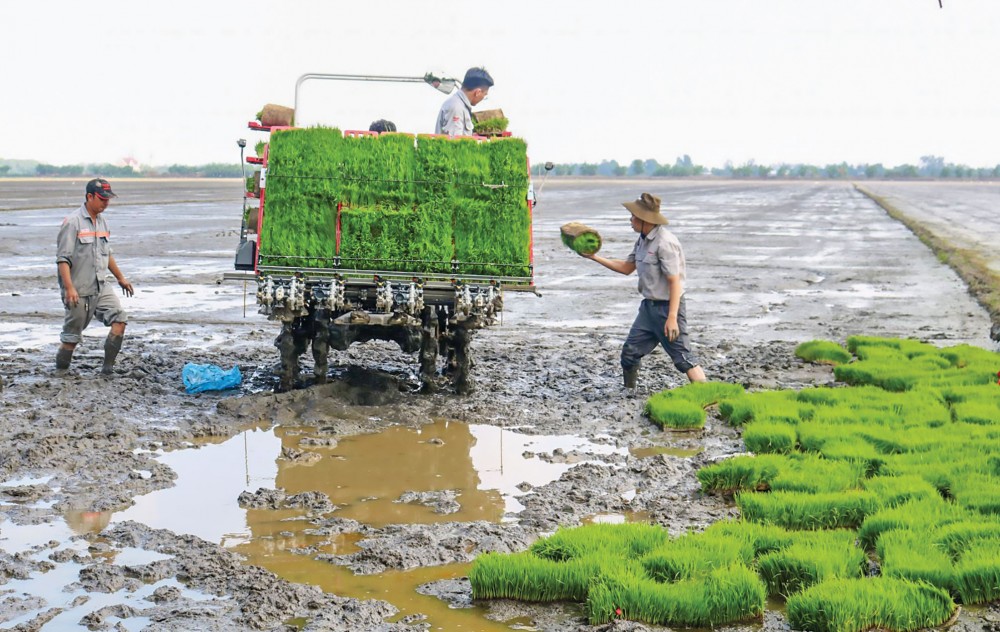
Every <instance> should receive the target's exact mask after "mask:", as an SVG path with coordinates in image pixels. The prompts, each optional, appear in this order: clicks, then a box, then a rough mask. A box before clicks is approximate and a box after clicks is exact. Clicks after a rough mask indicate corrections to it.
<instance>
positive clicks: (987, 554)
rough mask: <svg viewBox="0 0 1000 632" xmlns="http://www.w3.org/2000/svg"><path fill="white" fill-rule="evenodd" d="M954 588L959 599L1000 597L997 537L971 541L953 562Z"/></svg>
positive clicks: (972, 601)
mask: <svg viewBox="0 0 1000 632" xmlns="http://www.w3.org/2000/svg"><path fill="white" fill-rule="evenodd" d="M954 573H955V574H954V578H955V591H956V592H957V593H958V596H959V597H960V598H961V600H962V603H967V604H976V603H988V602H991V601H996V600H997V599H1000V538H991V539H980V540H975V541H973V542H972V543H971V544H970V545H969V547H968V548H967V549H966V550H964V551H963V552H962V555H961V558H960V559H959V560H958V562H956V563H955V571H954Z"/></svg>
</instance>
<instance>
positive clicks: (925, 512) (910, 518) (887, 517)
mask: <svg viewBox="0 0 1000 632" xmlns="http://www.w3.org/2000/svg"><path fill="white" fill-rule="evenodd" d="M975 518H976V514H973V513H972V512H971V511H969V510H968V509H966V508H964V507H961V506H959V505H956V504H955V503H952V502H948V501H947V500H944V499H943V498H940V497H937V498H925V499H917V500H911V501H908V502H904V503H902V504H899V505H896V506H891V507H883V508H882V509H879V510H877V511H874V512H871V513H870V514H869V515H868V516H866V517H865V519H864V522H863V523H862V524H861V528H860V529H859V530H858V541H859V542H860V543H861V546H862V547H864V548H865V549H867V550H873V549H874V548H875V543H876V542H877V540H878V538H879V537H880V536H881V535H882V534H883V533H886V532H887V531H892V530H894V529H912V530H914V531H928V530H930V529H934V528H939V527H942V526H944V525H947V524H951V523H956V522H965V521H969V520H974V519H975Z"/></svg>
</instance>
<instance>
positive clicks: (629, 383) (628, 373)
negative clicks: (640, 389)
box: [624, 367, 639, 388]
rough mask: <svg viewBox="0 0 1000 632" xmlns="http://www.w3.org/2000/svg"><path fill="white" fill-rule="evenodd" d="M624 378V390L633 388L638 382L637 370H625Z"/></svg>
mask: <svg viewBox="0 0 1000 632" xmlns="http://www.w3.org/2000/svg"><path fill="white" fill-rule="evenodd" d="M624 378H625V388H635V384H636V382H637V381H638V380H639V368H638V367H633V368H631V369H625V373H624Z"/></svg>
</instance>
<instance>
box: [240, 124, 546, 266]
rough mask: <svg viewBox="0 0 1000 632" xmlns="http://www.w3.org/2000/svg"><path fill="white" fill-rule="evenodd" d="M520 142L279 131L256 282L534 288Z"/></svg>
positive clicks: (269, 174)
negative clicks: (284, 276) (289, 277)
mask: <svg viewBox="0 0 1000 632" xmlns="http://www.w3.org/2000/svg"><path fill="white" fill-rule="evenodd" d="M527 189H528V174H527V147H526V145H525V143H524V141H523V140H521V139H516V138H502V139H494V140H489V141H480V140H475V139H450V138H446V137H439V136H418V137H416V138H414V137H413V136H410V135H407V134H391V133H390V134H374V133H368V132H348V133H346V134H342V133H341V132H340V130H337V129H332V128H309V129H281V130H274V131H273V132H272V134H271V138H270V146H269V149H268V164H267V178H266V189H265V191H264V195H263V196H262V198H263V200H264V202H262V206H263V207H264V209H263V211H262V215H263V222H262V227H261V234H260V260H259V266H258V271H259V272H261V273H268V272H273V273H278V272H284V273H289V272H299V273H302V274H303V275H305V276H306V277H323V276H329V275H333V274H339V275H342V276H345V277H348V278H351V277H354V278H363V277H367V278H371V277H372V275H373V274H378V275H381V276H385V277H387V278H392V277H396V278H410V277H413V276H419V277H421V278H423V279H425V280H426V281H435V280H437V281H449V282H450V281H451V280H453V279H464V280H470V281H472V280H479V281H482V280H489V281H497V282H500V283H503V284H508V285H519V284H520V285H531V283H532V261H531V207H530V204H529V202H528V201H527Z"/></svg>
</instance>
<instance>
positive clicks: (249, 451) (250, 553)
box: [114, 421, 625, 630]
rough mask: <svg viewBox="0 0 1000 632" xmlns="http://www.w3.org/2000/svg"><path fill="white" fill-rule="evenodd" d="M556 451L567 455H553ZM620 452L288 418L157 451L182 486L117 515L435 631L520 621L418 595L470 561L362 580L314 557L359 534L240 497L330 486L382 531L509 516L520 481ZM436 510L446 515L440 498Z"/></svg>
mask: <svg viewBox="0 0 1000 632" xmlns="http://www.w3.org/2000/svg"><path fill="white" fill-rule="evenodd" d="M333 438H335V441H330V439H333ZM557 450H561V452H560V453H558V454H559V458H551V457H552V455H553V452H555V451H557ZM612 453H618V454H624V453H625V450H624V448H615V447H613V446H609V445H606V444H595V443H592V442H590V441H588V440H586V439H583V438H581V437H574V436H569V435H565V436H542V435H526V434H522V433H518V432H514V431H512V430H509V429H503V428H498V427H495V426H487V425H475V424H472V425H470V424H464V423H457V422H448V421H436V422H434V423H432V424H428V425H425V426H422V427H419V428H409V427H402V426H393V427H390V428H388V429H386V430H384V431H382V432H379V433H376V434H367V435H356V436H348V437H331V436H330V435H326V434H322V433H321V432H319V430H318V429H317V428H314V427H308V426H301V427H297V426H281V427H276V428H274V429H273V430H269V431H246V432H244V433H242V434H241V435H238V436H236V437H233V438H231V439H228V440H225V441H222V442H221V443H217V444H211V443H205V444H204V445H202V446H201V447H200V448H199V449H197V450H181V451H177V452H171V453H165V454H163V455H161V456H159V457H158V458H159V459H160V460H161V461H162V462H163V463H165V464H166V465H168V466H169V467H170V468H171V469H172V470H174V471H175V472H177V474H178V478H177V481H176V485H175V486H174V487H172V488H170V489H165V490H162V491H158V492H154V493H152V494H149V495H147V496H144V497H141V498H139V499H137V501H136V504H135V506H133V507H132V508H130V509H128V510H126V511H124V512H121V513H119V514H116V515H115V517H114V519H115V521H124V520H135V521H137V522H142V523H144V524H147V525H149V526H151V527H154V528H164V529H170V530H171V531H173V532H175V533H190V534H194V535H197V536H199V537H201V538H203V539H206V540H209V541H211V542H216V543H219V544H221V545H223V546H230V547H235V550H237V551H238V552H240V553H241V554H243V555H244V556H246V559H247V563H248V564H254V565H258V566H262V567H264V568H267V569H268V570H270V571H272V572H274V573H275V574H277V575H279V576H281V577H283V578H285V579H287V580H289V581H293V582H297V583H306V584H313V585H316V586H319V587H320V588H322V589H323V590H326V591H329V592H332V593H335V594H338V595H342V596H347V597H356V598H378V599H383V600H385V601H388V602H390V603H392V604H393V605H395V606H396V607H397V608H399V609H400V614H399V615H398V616H399V617H402V616H405V615H409V614H416V613H423V614H426V615H428V617H429V621H430V623H431V626H432V629H449V630H452V629H467V630H489V629H498V630H501V629H510V627H509V626H507V625H504V624H501V623H497V622H492V621H489V620H487V619H485V618H484V616H483V615H484V614H485V610H483V609H482V608H479V607H474V608H470V609H458V610H456V609H452V608H449V607H448V605H447V604H446V603H444V602H442V601H440V600H439V599H437V598H435V597H429V596H425V595H420V594H418V593H417V592H416V588H417V587H418V586H419V585H421V584H424V583H427V582H431V581H437V580H439V579H447V578H456V577H462V576H464V575H465V574H467V572H468V565H462V564H459V565H448V566H436V567H426V568H419V569H414V570H410V571H390V572H387V573H383V574H381V575H369V576H357V575H354V574H353V573H352V572H351V571H350V570H348V569H347V568H345V567H340V566H337V565H334V564H331V563H329V562H325V561H319V560H316V559H314V556H316V555H319V554H332V555H344V554H347V553H350V552H352V551H354V550H356V547H355V544H356V542H357V541H358V539H359V536H358V535H357V534H351V533H348V534H341V535H338V536H325V535H315V534H312V533H309V532H308V531H309V529H310V528H311V527H312V526H313V525H312V523H311V522H309V521H308V520H306V519H305V510H301V509H278V510H273V509H242V508H240V507H239V506H238V504H237V498H238V497H239V495H240V494H241V493H242V492H244V491H250V492H254V491H256V490H257V489H259V488H266V489H281V490H283V491H284V492H285V494H286V495H287V496H291V495H294V494H300V493H305V492H321V493H323V494H325V495H326V496H327V497H328V498H329V499H330V501H331V502H332V503H333V504H334V505H336V507H337V509H336V511H335V512H334V513H333V514H332V515H334V516H336V517H338V518H350V519H354V520H357V521H359V522H363V523H366V524H369V525H372V526H376V527H378V526H383V525H386V524H397V523H403V524H415V523H419V524H426V523H432V522H444V521H449V522H450V521H457V522H469V521H476V520H487V521H492V522H499V521H501V520H504V519H505V518H507V519H509V518H510V514H512V513H516V512H517V511H519V510H520V509H522V505H521V504H520V503H519V502H518V501H517V498H516V496H518V495H521V494H522V492H521V491H520V490H519V489H518V485H520V484H521V483H528V484H530V485H531V486H532V487H537V486H540V485H544V484H546V483H549V482H551V481H553V480H555V479H557V478H559V476H561V475H562V474H563V472H565V471H566V470H568V469H569V468H571V467H573V466H574V465H575V464H577V463H580V462H584V461H586V460H588V459H593V458H595V455H607V454H612ZM209 483H210V484H209ZM404 492H418V493H421V492H430V493H432V494H431V495H432V497H434V498H437V499H439V498H442V497H445V498H448V499H453V500H454V501H457V505H455V504H454V503H446V504H445V509H444V510H445V511H448V512H449V513H435V509H434V508H432V507H431V506H428V505H425V504H420V503H419V502H413V503H410V502H399V501H400V499H401V496H402V495H403V493H404ZM434 493H436V494H437V496H434ZM418 500H423V499H418ZM428 504H433V503H428ZM449 504H450V506H448V505H449ZM437 507H438V511H442V508H441V504H438V506H437Z"/></svg>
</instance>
